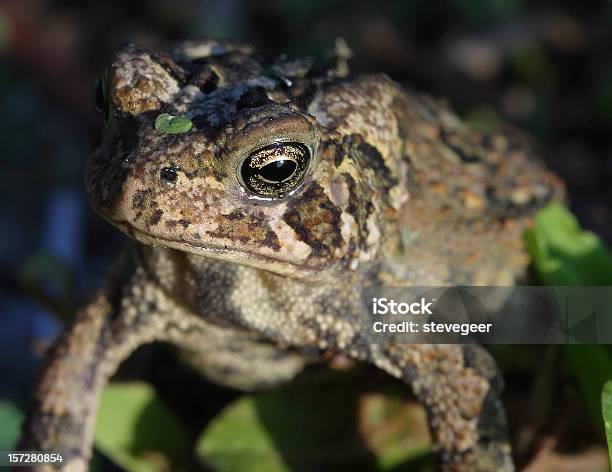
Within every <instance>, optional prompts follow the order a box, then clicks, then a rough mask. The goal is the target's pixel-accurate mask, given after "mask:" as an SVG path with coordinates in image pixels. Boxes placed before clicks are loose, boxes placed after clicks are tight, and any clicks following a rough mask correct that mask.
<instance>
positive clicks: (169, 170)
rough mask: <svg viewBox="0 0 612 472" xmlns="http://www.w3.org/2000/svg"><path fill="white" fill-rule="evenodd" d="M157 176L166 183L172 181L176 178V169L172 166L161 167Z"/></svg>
mask: <svg viewBox="0 0 612 472" xmlns="http://www.w3.org/2000/svg"><path fill="white" fill-rule="evenodd" d="M159 177H160V179H162V180H163V181H164V182H166V183H170V184H172V183H174V182H176V179H177V178H178V169H177V168H176V167H174V166H168V167H163V168H162V169H161V170H160V171H159Z"/></svg>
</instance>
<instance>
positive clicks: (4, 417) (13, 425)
mask: <svg viewBox="0 0 612 472" xmlns="http://www.w3.org/2000/svg"><path fill="white" fill-rule="evenodd" d="M22 420H23V413H22V412H21V410H20V409H19V408H17V407H16V406H15V405H14V404H13V403H10V402H7V401H0V451H10V450H11V449H12V448H13V446H14V445H15V442H16V441H17V438H18V437H19V433H20V431H21V421H22Z"/></svg>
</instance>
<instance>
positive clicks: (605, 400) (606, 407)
mask: <svg viewBox="0 0 612 472" xmlns="http://www.w3.org/2000/svg"><path fill="white" fill-rule="evenodd" d="M601 409H602V414H603V420H604V426H605V429H606V439H607V440H608V455H609V456H610V464H612V380H608V381H607V382H606V383H605V385H604V387H603V389H602V391H601Z"/></svg>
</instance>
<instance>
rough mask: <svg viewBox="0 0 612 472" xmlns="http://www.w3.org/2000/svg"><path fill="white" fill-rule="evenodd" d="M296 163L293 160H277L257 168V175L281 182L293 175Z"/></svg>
mask: <svg viewBox="0 0 612 472" xmlns="http://www.w3.org/2000/svg"><path fill="white" fill-rule="evenodd" d="M296 168H297V165H296V163H295V161H286V160H282V159H281V160H279V161H274V162H271V163H270V164H268V165H265V166H263V167H262V168H261V169H259V175H260V176H262V177H263V178H264V179H266V180H269V181H270V182H283V181H284V180H287V179H288V178H289V177H291V176H292V175H293V173H294V172H295V169H296Z"/></svg>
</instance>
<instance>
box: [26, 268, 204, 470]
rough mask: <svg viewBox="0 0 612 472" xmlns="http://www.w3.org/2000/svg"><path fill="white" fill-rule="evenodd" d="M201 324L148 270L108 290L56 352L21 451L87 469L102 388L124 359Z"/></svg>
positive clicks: (84, 313)
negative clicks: (155, 282) (58, 455)
mask: <svg viewBox="0 0 612 472" xmlns="http://www.w3.org/2000/svg"><path fill="white" fill-rule="evenodd" d="M198 329H201V326H200V325H199V320H198V319H197V318H195V317H193V316H189V314H188V313H186V312H185V311H183V310H182V309H181V308H180V307H179V306H177V305H176V304H175V303H174V302H173V301H172V300H171V299H169V298H168V297H167V296H166V295H165V294H164V292H162V291H161V290H160V289H159V288H157V287H156V286H155V285H153V284H151V283H150V282H149V281H148V278H147V275H146V273H145V271H144V270H143V269H141V268H136V269H135V270H134V271H133V272H132V273H131V276H129V277H127V280H125V278H124V281H122V282H119V283H117V282H115V283H114V284H112V286H109V287H107V288H106V289H104V290H102V291H101V292H100V293H99V294H98V295H97V296H96V297H95V298H94V300H93V301H92V302H91V303H90V304H89V305H88V306H86V307H85V308H84V309H83V310H81V311H80V312H79V313H78V314H77V316H76V317H75V319H74V322H73V323H72V325H71V326H70V327H69V328H68V329H67V331H66V332H65V333H64V334H63V335H62V336H61V338H60V339H59V340H58V342H57V343H56V345H55V346H54V348H53V349H52V351H51V352H50V354H49V357H48V361H47V365H46V366H45V368H44V370H43V372H42V375H41V377H40V379H39V381H38V384H37V386H36V388H35V393H34V400H33V404H32V408H31V411H30V413H29V415H28V417H27V419H26V422H25V424H24V427H23V432H22V437H21V439H20V441H19V444H18V449H20V450H35V451H48V452H57V453H61V454H62V455H63V463H62V464H61V466H59V469H61V470H70V471H82V470H83V471H84V470H87V469H88V462H89V459H90V457H91V448H92V442H93V431H94V423H95V418H96V410H97V407H98V401H99V397H100V392H101V391H102V389H103V387H104V386H105V385H106V383H107V382H108V379H109V377H110V376H111V375H112V374H113V373H114V372H115V370H116V369H117V367H118V366H119V364H120V363H121V362H122V361H123V360H124V359H126V358H127V357H128V356H129V355H130V353H132V352H133V351H134V350H135V349H136V348H138V347H139V346H141V345H143V344H145V343H149V342H152V341H158V340H161V341H172V340H174V339H175V338H176V339H178V338H179V336H180V333H181V332H185V331H186V330H189V331H192V332H193V331H196V330H198ZM41 469H47V470H48V469H52V468H50V467H41Z"/></svg>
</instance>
